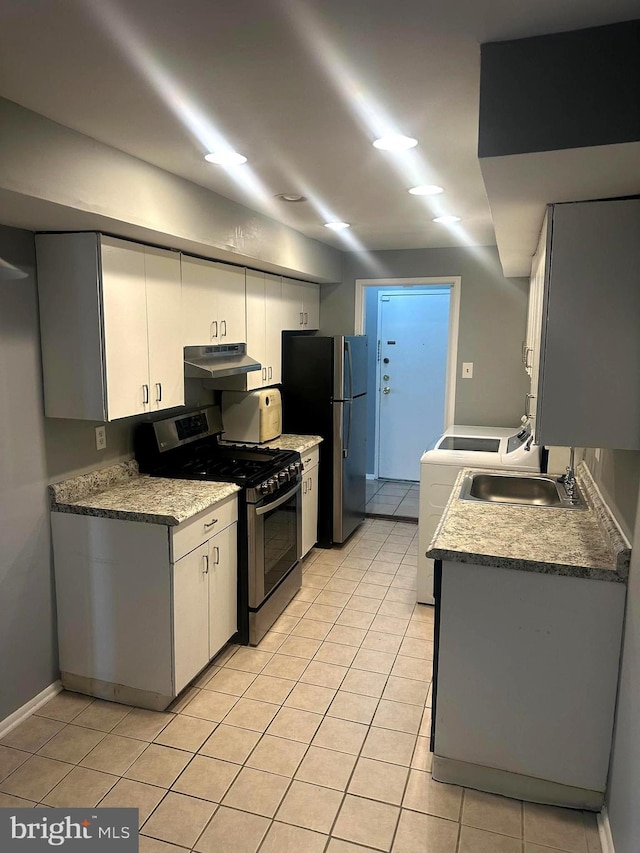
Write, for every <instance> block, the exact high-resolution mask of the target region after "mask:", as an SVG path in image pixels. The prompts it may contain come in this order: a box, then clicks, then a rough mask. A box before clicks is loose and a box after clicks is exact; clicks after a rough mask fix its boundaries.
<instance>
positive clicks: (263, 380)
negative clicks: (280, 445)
mask: <svg viewBox="0 0 640 853" xmlns="http://www.w3.org/2000/svg"><path fill="white" fill-rule="evenodd" d="M283 323H284V308H283V302H282V283H281V278H280V276H279V275H271V273H263V272H258V271H256V270H247V353H248V355H250V356H251V357H252V358H255V360H256V361H259V362H260V364H261V365H262V368H261V370H254V371H252V372H251V373H246V374H245V375H244V376H241V377H234V379H235V383H234V384H233V386H232V382H230V381H229V382H227V383H226V387H236V388H242V389H243V390H244V389H246V390H247V391H252V390H254V389H256V388H266V387H269V386H270V385H277V384H278V383H279V382H280V381H281V372H282V371H281V362H282V329H283V328H284V325H283Z"/></svg>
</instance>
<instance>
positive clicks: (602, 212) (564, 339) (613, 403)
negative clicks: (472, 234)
mask: <svg viewBox="0 0 640 853" xmlns="http://www.w3.org/2000/svg"><path fill="white" fill-rule="evenodd" d="M639 235H640V200H639V199H623V200H612V201H594V202H574V203H566V204H555V205H551V206H550V207H549V208H548V210H547V216H546V218H545V226H544V228H543V231H542V234H541V237H540V243H539V246H538V251H537V252H536V255H535V257H534V264H533V267H532V279H531V299H530V312H529V323H528V329H529V336H530V338H531V343H530V344H528V346H530V350H529V351H528V352H527V353H526V358H527V359H528V364H529V366H530V370H531V379H532V386H531V393H530V395H528V401H527V408H528V410H529V411H530V412H531V414H532V415H533V416H534V433H535V438H536V442H537V443H538V444H546V445H561V446H565V447H566V446H577V447H610V448H617V449H623V450H637V449H640V386H639V385H638V381H637V376H638V370H639V369H640V336H639V335H638V329H639V328H640V288H639V287H638V270H639V269H640V239H639Z"/></svg>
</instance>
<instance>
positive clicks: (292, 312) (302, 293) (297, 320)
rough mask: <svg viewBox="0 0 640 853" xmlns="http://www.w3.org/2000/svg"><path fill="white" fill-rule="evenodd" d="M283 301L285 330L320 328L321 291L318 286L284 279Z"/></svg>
mask: <svg viewBox="0 0 640 853" xmlns="http://www.w3.org/2000/svg"><path fill="white" fill-rule="evenodd" d="M282 299H283V303H284V318H283V319H284V320H285V322H286V325H285V326H283V328H284V329H287V330H294V329H299V330H302V331H306V330H307V329H309V330H312V329H318V328H320V289H319V286H318V285H317V284H310V283H308V282H304V281H295V280H294V279H292V278H284V277H283V278H282Z"/></svg>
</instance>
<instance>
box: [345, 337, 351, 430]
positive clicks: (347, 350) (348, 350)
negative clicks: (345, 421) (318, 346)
mask: <svg viewBox="0 0 640 853" xmlns="http://www.w3.org/2000/svg"><path fill="white" fill-rule="evenodd" d="M344 351H345V355H346V357H347V362H348V364H349V393H348V394H345V397H346V398H347V399H349V400H350V399H351V398H352V397H353V359H352V358H351V341H347V340H345V342H344ZM349 425H351V422H349Z"/></svg>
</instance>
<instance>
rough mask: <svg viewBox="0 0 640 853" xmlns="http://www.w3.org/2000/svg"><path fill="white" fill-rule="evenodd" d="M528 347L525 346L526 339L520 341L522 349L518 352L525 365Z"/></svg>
mask: <svg viewBox="0 0 640 853" xmlns="http://www.w3.org/2000/svg"><path fill="white" fill-rule="evenodd" d="M528 349H529V347H528V346H527V342H526V341H522V351H521V353H520V358H521V359H522V363H523V364H525V365H526V363H527V350H528Z"/></svg>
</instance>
